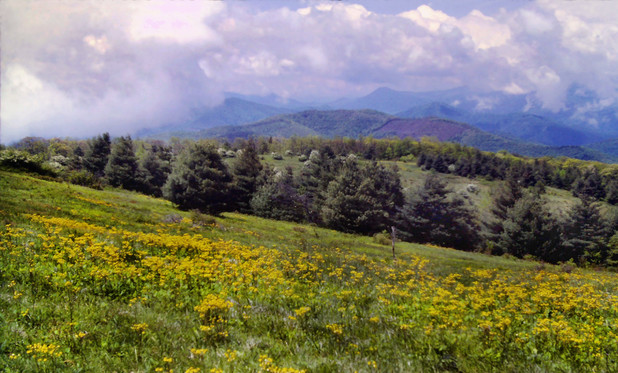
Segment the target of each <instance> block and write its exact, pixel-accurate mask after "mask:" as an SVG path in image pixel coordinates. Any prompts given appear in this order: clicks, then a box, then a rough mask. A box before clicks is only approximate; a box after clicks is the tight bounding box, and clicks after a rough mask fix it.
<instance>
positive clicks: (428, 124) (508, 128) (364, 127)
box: [137, 87, 618, 162]
mask: <svg viewBox="0 0 618 373" xmlns="http://www.w3.org/2000/svg"><path fill="white" fill-rule="evenodd" d="M565 102H566V104H565V107H564V109H563V110H560V111H557V112H552V111H550V110H547V109H545V108H543V107H542V106H541V105H540V104H538V103H535V102H534V100H532V99H531V98H530V96H526V95H509V94H505V93H502V92H489V93H474V92H471V91H470V90H468V89H467V88H456V89H451V90H446V91H434V92H420V93H419V92H405V91H396V90H392V89H389V88H379V89H377V90H375V91H373V92H372V93H370V94H368V95H366V96H363V97H360V98H356V99H341V100H338V101H334V102H330V103H326V104H325V103H320V104H303V103H301V102H299V101H295V100H283V99H281V98H279V97H277V96H275V95H270V96H263V97H261V96H245V95H241V94H235V93H228V94H226V99H225V101H224V102H223V104H221V105H220V106H218V107H215V108H209V109H202V110H196V111H195V112H194V114H193V115H192V117H191V118H190V119H189V120H186V121H183V122H180V123H171V124H169V125H167V126H164V127H161V128H157V129H148V130H142V131H140V132H138V133H137V136H138V137H149V138H159V139H167V138H170V137H172V136H177V137H190V138H201V137H219V138H228V139H234V138H237V137H241V138H246V137H249V136H283V137H289V136H293V135H296V136H324V137H336V136H340V137H358V136H373V137H376V138H382V137H392V136H397V137H406V136H411V137H414V138H417V139H418V138H421V137H424V136H430V137H435V138H437V139H438V140H441V141H452V142H458V143H461V144H465V145H470V146H474V147H477V148H479V149H481V150H488V151H498V150H506V151H509V152H512V153H518V154H521V155H528V156H545V155H551V156H568V157H573V158H579V159H586V160H598V161H603V162H616V161H617V160H618V139H617V138H618V123H617V122H618V105H616V104H614V103H613V102H611V101H607V100H606V101H603V100H599V99H598V98H597V97H596V96H595V95H594V94H593V93H592V92H590V91H586V90H585V89H583V88H582V87H572V88H571V89H570V90H569V92H568V95H567V99H566V101H565Z"/></svg>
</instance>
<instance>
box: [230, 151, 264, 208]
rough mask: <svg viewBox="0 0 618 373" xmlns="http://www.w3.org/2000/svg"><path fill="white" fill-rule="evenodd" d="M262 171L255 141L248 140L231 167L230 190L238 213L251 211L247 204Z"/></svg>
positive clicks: (255, 188)
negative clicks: (231, 182)
mask: <svg viewBox="0 0 618 373" xmlns="http://www.w3.org/2000/svg"><path fill="white" fill-rule="evenodd" d="M262 169H263V167H262V163H260V158H259V156H258V154H257V146H256V144H255V141H253V140H249V141H248V142H247V143H246V144H245V146H244V147H243V148H242V149H241V151H240V156H239V157H238V158H237V159H236V162H235V163H234V164H233V166H232V175H233V176H234V183H233V186H232V188H233V190H234V196H235V200H236V206H237V208H238V209H240V211H243V212H248V211H249V210H250V209H251V206H249V202H250V201H251V198H253V194H254V193H255V191H256V190H257V188H258V178H259V176H260V173H261V172H262Z"/></svg>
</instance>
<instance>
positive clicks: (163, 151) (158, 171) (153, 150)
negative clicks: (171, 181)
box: [140, 144, 172, 197]
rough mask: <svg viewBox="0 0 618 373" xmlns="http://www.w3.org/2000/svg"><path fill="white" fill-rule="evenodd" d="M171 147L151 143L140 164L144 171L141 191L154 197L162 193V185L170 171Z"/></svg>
mask: <svg viewBox="0 0 618 373" xmlns="http://www.w3.org/2000/svg"><path fill="white" fill-rule="evenodd" d="M171 158H172V155H171V149H170V148H168V147H166V146H161V145H157V144H153V145H152V146H151V147H150V149H149V150H148V152H147V153H146V155H145V156H144V158H143V159H142V161H141V163H140V166H141V168H142V170H143V172H144V185H143V192H144V193H146V194H151V195H153V196H156V197H161V196H162V195H163V190H162V188H163V185H165V182H166V181H167V177H168V176H169V174H170V173H171V172H172V165H171Z"/></svg>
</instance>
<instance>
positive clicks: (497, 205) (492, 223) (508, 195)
mask: <svg viewBox="0 0 618 373" xmlns="http://www.w3.org/2000/svg"><path fill="white" fill-rule="evenodd" d="M522 195H523V188H522V187H521V185H520V184H519V182H518V181H517V180H516V179H515V176H514V175H513V174H512V173H509V174H508V175H507V178H506V180H505V181H503V182H501V183H500V184H498V187H497V188H496V189H494V190H493V191H492V197H493V198H492V199H493V204H492V206H491V210H490V211H491V213H492V215H493V217H492V218H491V219H490V220H487V221H485V222H484V226H485V227H486V228H487V233H486V239H487V240H489V241H491V242H494V243H495V242H497V241H498V239H499V238H500V235H501V234H502V232H503V231H504V226H503V224H504V221H505V220H506V218H507V214H508V210H509V209H511V208H512V207H513V206H514V205H515V203H516V202H517V201H518V200H519V199H520V198H521V197H522Z"/></svg>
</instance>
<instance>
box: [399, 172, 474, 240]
mask: <svg viewBox="0 0 618 373" xmlns="http://www.w3.org/2000/svg"><path fill="white" fill-rule="evenodd" d="M397 226H398V228H399V232H400V235H401V237H403V239H405V240H407V241H413V242H420V243H425V242H430V243H434V244H437V245H441V246H446V247H453V248H456V249H461V250H472V249H474V248H475V247H476V245H477V244H478V229H479V228H478V223H477V220H476V217H475V216H474V215H473V213H472V211H471V210H470V209H468V208H467V206H466V203H465V201H464V200H463V199H462V198H460V197H459V196H456V195H453V193H452V192H451V191H450V190H449V189H448V188H447V184H446V182H445V181H444V180H442V179H441V178H440V177H439V176H438V175H436V174H430V175H428V176H427V178H426V179H425V182H424V183H423V185H422V186H421V187H419V188H418V189H417V190H416V191H415V192H413V193H411V194H409V195H408V198H407V201H406V203H405V204H404V205H403V207H402V208H401V209H400V212H399V218H398V224H397Z"/></svg>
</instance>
